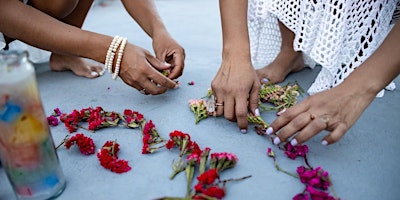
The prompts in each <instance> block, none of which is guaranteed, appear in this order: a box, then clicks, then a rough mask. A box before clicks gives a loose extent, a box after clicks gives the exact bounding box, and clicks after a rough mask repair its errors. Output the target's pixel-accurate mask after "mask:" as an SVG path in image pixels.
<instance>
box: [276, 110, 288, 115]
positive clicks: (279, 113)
mask: <svg viewBox="0 0 400 200" xmlns="http://www.w3.org/2000/svg"><path fill="white" fill-rule="evenodd" d="M285 111H286V108H283V109H282V110H281V111H279V112H277V113H276V115H277V116H280V115H282V114H283V113H284V112H285Z"/></svg>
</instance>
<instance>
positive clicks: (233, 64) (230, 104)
mask: <svg viewBox="0 0 400 200" xmlns="http://www.w3.org/2000/svg"><path fill="white" fill-rule="evenodd" d="M260 86H261V83H260V81H259V80H258V77H257V74H256V71H255V69H254V67H253V65H252V64H251V61H250V59H241V58H239V57H236V58H234V59H231V60H229V59H228V60H227V61H225V60H223V61H222V64H221V67H220V69H219V71H218V72H217V75H216V76H215V77H214V80H213V81H212V83H211V88H212V91H213V93H214V96H215V97H216V103H217V104H216V105H217V106H216V112H217V113H216V114H217V116H221V115H224V116H225V118H226V119H228V120H230V121H237V123H238V126H239V128H240V130H241V132H242V133H246V131H247V125H248V122H247V115H248V113H249V109H250V112H252V113H253V114H255V115H259V112H258V109H257V107H258V101H259V91H260ZM218 105H220V106H218ZM256 109H257V111H256Z"/></svg>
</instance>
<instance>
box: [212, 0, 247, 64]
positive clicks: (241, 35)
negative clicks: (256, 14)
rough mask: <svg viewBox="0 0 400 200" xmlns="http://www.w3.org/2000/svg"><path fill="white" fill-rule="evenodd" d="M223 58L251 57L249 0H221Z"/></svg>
mask: <svg viewBox="0 0 400 200" xmlns="http://www.w3.org/2000/svg"><path fill="white" fill-rule="evenodd" d="M219 6H220V12H221V24H222V35H223V53H222V57H223V59H224V58H226V57H229V56H234V57H237V56H240V57H245V58H248V59H250V41H249V33H248V27H247V6H248V5H247V0H220V1H219Z"/></svg>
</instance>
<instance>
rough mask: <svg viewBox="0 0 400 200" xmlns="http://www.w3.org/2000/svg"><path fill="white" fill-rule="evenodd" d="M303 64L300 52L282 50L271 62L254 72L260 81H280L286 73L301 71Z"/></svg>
mask: <svg viewBox="0 0 400 200" xmlns="http://www.w3.org/2000/svg"><path fill="white" fill-rule="evenodd" d="M304 66H305V64H304V59H303V55H302V53H301V52H294V51H284V50H282V51H281V52H279V54H278V56H277V57H276V58H275V60H274V61H273V62H272V63H270V64H269V65H267V66H265V67H263V68H261V69H257V71H256V72H257V75H258V78H259V79H260V81H261V83H280V82H282V81H284V80H285V78H286V76H287V75H289V74H290V73H293V72H298V71H301V70H302V69H304Z"/></svg>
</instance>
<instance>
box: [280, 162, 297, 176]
mask: <svg viewBox="0 0 400 200" xmlns="http://www.w3.org/2000/svg"><path fill="white" fill-rule="evenodd" d="M274 165H275V168H276V170H278V171H280V172H283V173H285V174H287V175H289V176H292V177H294V178H299V176H297V175H295V174H292V173H290V172H288V171H286V170H284V169H282V168H281V167H279V165H278V162H277V161H276V160H274Z"/></svg>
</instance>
